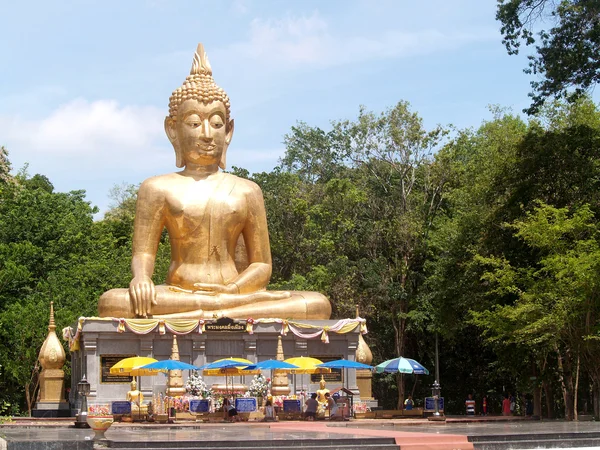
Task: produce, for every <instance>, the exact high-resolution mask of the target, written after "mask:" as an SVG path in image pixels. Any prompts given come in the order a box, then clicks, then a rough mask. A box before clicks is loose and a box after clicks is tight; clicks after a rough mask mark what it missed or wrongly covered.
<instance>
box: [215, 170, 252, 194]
mask: <svg viewBox="0 0 600 450" xmlns="http://www.w3.org/2000/svg"><path fill="white" fill-rule="evenodd" d="M223 175H224V176H226V177H227V178H228V179H229V180H230V181H231V182H233V183H235V188H236V190H239V191H241V192H257V191H258V192H260V187H259V186H258V184H256V183H255V182H254V181H250V180H248V179H246V178H241V177H238V176H237V175H232V174H230V173H225V174H223Z"/></svg>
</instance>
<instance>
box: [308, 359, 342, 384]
mask: <svg viewBox="0 0 600 450" xmlns="http://www.w3.org/2000/svg"><path fill="white" fill-rule="evenodd" d="M311 357H313V358H317V359H320V360H321V361H323V362H324V363H326V362H329V361H336V360H338V359H342V357H341V356H313V355H311ZM321 376H322V377H323V379H324V380H325V381H326V382H327V383H330V382H331V383H342V380H343V377H342V369H331V373H323V374H320V373H313V374H311V375H310V382H311V383H318V382H319V381H321Z"/></svg>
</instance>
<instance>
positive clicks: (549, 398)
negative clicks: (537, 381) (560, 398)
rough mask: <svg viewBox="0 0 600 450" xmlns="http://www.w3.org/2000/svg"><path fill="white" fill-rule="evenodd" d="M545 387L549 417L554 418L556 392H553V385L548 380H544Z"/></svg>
mask: <svg viewBox="0 0 600 450" xmlns="http://www.w3.org/2000/svg"><path fill="white" fill-rule="evenodd" d="M543 388H544V394H545V396H546V413H547V419H554V394H553V393H552V386H550V383H548V382H547V381H544V382H543Z"/></svg>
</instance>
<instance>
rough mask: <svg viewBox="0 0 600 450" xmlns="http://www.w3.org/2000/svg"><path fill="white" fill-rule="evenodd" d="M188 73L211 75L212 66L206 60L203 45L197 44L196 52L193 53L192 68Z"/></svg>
mask: <svg viewBox="0 0 600 450" xmlns="http://www.w3.org/2000/svg"><path fill="white" fill-rule="evenodd" d="M190 75H210V76H212V68H211V67H210V63H209V62H208V56H206V52H205V51H204V45H202V44H198V48H197V49H196V53H194V62H192V70H190Z"/></svg>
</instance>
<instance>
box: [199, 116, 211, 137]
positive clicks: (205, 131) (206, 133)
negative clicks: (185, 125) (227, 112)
mask: <svg viewBox="0 0 600 450" xmlns="http://www.w3.org/2000/svg"><path fill="white" fill-rule="evenodd" d="M200 137H201V138H203V139H205V140H210V139H212V133H211V130H210V123H208V120H205V121H203V122H202V132H201V134H200Z"/></svg>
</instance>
